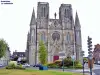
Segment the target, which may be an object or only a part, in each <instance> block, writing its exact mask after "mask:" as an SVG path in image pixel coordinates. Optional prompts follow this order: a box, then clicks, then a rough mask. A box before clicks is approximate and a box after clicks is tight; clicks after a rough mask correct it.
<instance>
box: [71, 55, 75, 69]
mask: <svg viewBox="0 0 100 75" xmlns="http://www.w3.org/2000/svg"><path fill="white" fill-rule="evenodd" d="M71 58H72V61H73V69H74V61H75V55H72V56H71Z"/></svg>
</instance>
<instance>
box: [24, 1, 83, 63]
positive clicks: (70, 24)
mask: <svg viewBox="0 0 100 75" xmlns="http://www.w3.org/2000/svg"><path fill="white" fill-rule="evenodd" d="M34 11H35V10H34V9H33V12H32V17H31V21H30V30H29V32H28V34H27V47H26V55H27V61H28V63H29V64H30V65H34V64H38V63H39V59H38V56H39V51H38V50H39V41H41V40H42V41H43V42H44V44H45V46H46V49H47V52H48V59H47V60H48V62H53V61H55V60H59V52H64V53H65V56H66V57H71V56H73V55H74V56H75V59H76V60H79V61H80V60H81V58H82V57H81V54H80V53H81V51H82V41H81V26H80V22H79V18H78V13H77V12H76V16H75V20H74V19H73V12H72V5H71V4H61V5H60V7H59V19H57V18H56V16H57V14H56V13H55V14H54V16H55V18H54V19H52V18H49V16H50V15H49V3H48V2H38V5H37V18H36V17H35V12H34Z"/></svg>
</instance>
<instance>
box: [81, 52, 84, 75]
mask: <svg viewBox="0 0 100 75" xmlns="http://www.w3.org/2000/svg"><path fill="white" fill-rule="evenodd" d="M81 56H82V60H83V75H84V51H81Z"/></svg>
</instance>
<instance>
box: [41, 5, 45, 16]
mask: <svg viewBox="0 0 100 75" xmlns="http://www.w3.org/2000/svg"><path fill="white" fill-rule="evenodd" d="M43 10H44V8H43V7H42V12H41V16H42V17H43V12H44V11H43Z"/></svg>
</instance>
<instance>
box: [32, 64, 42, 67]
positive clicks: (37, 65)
mask: <svg viewBox="0 0 100 75" xmlns="http://www.w3.org/2000/svg"><path fill="white" fill-rule="evenodd" d="M40 66H41V64H36V65H33V67H40Z"/></svg>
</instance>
